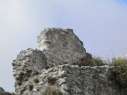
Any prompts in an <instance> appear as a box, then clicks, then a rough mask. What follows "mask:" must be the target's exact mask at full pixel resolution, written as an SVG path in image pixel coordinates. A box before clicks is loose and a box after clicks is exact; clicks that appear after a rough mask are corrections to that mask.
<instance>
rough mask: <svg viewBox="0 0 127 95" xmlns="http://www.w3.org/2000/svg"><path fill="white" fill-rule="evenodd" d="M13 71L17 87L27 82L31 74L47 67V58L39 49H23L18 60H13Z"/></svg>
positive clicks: (33, 74) (35, 73)
mask: <svg viewBox="0 0 127 95" xmlns="http://www.w3.org/2000/svg"><path fill="white" fill-rule="evenodd" d="M12 64H13V72H14V77H15V80H16V82H15V87H16V89H18V86H20V85H22V84H23V83H24V82H26V81H27V80H28V79H29V78H30V77H31V76H35V75H37V74H39V73H40V72H41V70H42V69H44V68H46V64H47V59H46V57H45V55H44V54H43V52H42V51H40V50H37V49H35V50H34V49H30V48H29V49H27V50H23V51H21V52H20V53H19V54H18V56H17V58H16V60H14V61H13V63H12Z"/></svg>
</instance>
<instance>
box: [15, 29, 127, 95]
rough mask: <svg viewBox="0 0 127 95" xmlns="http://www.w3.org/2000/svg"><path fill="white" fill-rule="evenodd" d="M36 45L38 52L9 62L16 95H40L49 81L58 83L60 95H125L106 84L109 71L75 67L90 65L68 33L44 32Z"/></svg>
mask: <svg viewBox="0 0 127 95" xmlns="http://www.w3.org/2000/svg"><path fill="white" fill-rule="evenodd" d="M38 44H39V47H38V49H27V50H23V51H21V52H20V53H19V54H18V56H17V58H16V59H15V60H14V61H13V72H14V77H15V91H16V95H42V92H43V91H44V89H45V88H46V86H47V82H48V78H49V77H55V78H57V79H58V80H57V86H58V87H59V88H60V89H61V91H62V92H63V95H127V89H121V88H119V86H118V85H116V84H115V83H114V81H112V80H110V78H109V75H110V68H112V67H110V66H108V65H104V66H92V67H90V66H82V65H81V66H80V65H79V63H83V62H84V63H86V62H87V63H88V62H90V60H91V59H92V55H91V54H89V53H87V52H86V50H85V48H84V47H83V43H82V42H81V41H80V40H79V38H78V37H77V36H76V35H75V34H74V33H73V30H72V29H57V28H49V29H45V30H44V31H42V33H41V34H40V36H38ZM82 58H84V59H85V60H84V59H83V62H79V61H80V60H81V59H82ZM86 59H87V60H86ZM74 63H75V64H74Z"/></svg>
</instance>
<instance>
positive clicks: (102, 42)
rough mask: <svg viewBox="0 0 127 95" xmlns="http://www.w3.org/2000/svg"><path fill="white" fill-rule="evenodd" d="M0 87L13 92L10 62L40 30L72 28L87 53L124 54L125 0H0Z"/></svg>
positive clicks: (126, 46)
mask: <svg viewBox="0 0 127 95" xmlns="http://www.w3.org/2000/svg"><path fill="white" fill-rule="evenodd" d="M0 26H1V27H0V34H1V35H0V44H1V45H0V86H2V87H4V88H5V89H6V90H9V91H13V90H14V79H13V77H12V67H11V62H12V60H13V59H14V58H15V57H16V55H17V54H18V53H19V51H20V50H23V49H26V48H29V47H31V48H35V47H36V46H37V44H36V37H37V35H38V34H39V33H40V32H41V30H42V29H43V28H46V27H62V28H73V29H74V31H75V33H76V34H77V35H78V36H79V38H80V39H81V40H82V41H83V42H84V46H85V48H86V50H87V51H89V52H90V53H92V54H93V55H96V56H101V57H105V58H112V57H115V56H120V55H125V54H127V44H126V42H127V37H126V36H127V0H0Z"/></svg>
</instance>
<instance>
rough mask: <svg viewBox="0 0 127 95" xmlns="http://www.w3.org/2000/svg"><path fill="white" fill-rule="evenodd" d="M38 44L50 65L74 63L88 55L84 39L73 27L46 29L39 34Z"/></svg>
mask: <svg viewBox="0 0 127 95" xmlns="http://www.w3.org/2000/svg"><path fill="white" fill-rule="evenodd" d="M38 44H39V47H38V49H40V50H42V51H43V52H44V54H45V55H46V56H47V59H48V64H49V67H51V66H52V65H60V64H72V63H75V62H77V61H79V59H80V58H82V57H85V56H86V50H85V48H84V47H83V43H82V41H80V40H79V38H78V37H77V36H76V35H75V34H74V32H73V30H72V29H60V28H48V29H44V30H43V31H42V32H41V34H40V35H39V36H38Z"/></svg>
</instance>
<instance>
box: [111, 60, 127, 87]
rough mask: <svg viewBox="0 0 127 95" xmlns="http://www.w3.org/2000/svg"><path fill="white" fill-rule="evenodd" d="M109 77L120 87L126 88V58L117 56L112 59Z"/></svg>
mask: <svg viewBox="0 0 127 95" xmlns="http://www.w3.org/2000/svg"><path fill="white" fill-rule="evenodd" d="M112 66H113V67H112V68H111V69H110V70H111V75H110V79H112V80H113V81H115V82H116V84H118V85H119V86H120V87H121V88H127V59H123V58H117V59H113V61H112Z"/></svg>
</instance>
